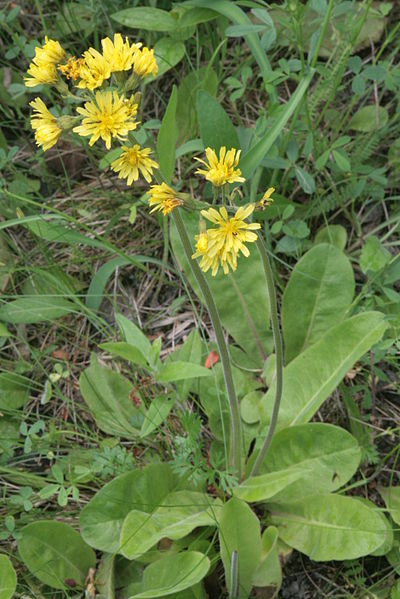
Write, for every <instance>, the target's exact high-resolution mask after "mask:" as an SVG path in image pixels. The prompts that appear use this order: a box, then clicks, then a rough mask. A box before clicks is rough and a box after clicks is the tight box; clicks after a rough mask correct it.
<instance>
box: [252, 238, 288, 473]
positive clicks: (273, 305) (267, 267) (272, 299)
mask: <svg viewBox="0 0 400 599" xmlns="http://www.w3.org/2000/svg"><path fill="white" fill-rule="evenodd" d="M257 248H258V251H259V252H260V256H261V260H262V263H263V267H264V273H265V279H266V281H267V289H268V296H269V304H270V310H271V327H272V333H273V336H274V345H275V355H276V388H275V400H274V407H273V409H272V416H271V422H270V423H269V428H268V432H267V436H266V437H265V440H264V443H263V445H262V447H261V449H260V452H259V454H258V456H257V458H256V461H255V462H254V465H253V468H252V469H251V472H250V476H255V475H256V474H257V472H258V470H259V468H260V466H261V464H262V462H263V460H264V458H265V456H266V454H267V451H268V449H269V446H270V445H271V441H272V437H273V435H274V432H275V429H276V424H277V422H278V414H279V407H280V404H281V398H282V386H283V345H282V336H281V331H280V328H279V317H278V304H277V301H276V292H275V285H274V277H273V274H272V269H271V264H270V261H269V258H268V251H267V247H266V245H265V242H264V239H263V238H262V237H261V235H260V234H259V235H258V239H257Z"/></svg>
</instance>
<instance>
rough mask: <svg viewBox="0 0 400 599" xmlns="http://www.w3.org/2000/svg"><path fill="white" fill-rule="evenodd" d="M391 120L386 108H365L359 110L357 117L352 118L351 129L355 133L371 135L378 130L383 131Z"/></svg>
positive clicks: (373, 105)
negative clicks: (360, 132)
mask: <svg viewBox="0 0 400 599" xmlns="http://www.w3.org/2000/svg"><path fill="white" fill-rule="evenodd" d="M388 120H389V113H388V111H387V110H386V108H385V107H384V106H378V108H377V107H376V106H375V104H371V105H370V106H363V108H360V109H359V110H357V112H356V113H355V115H354V116H353V117H352V119H351V121H350V123H349V127H350V129H354V130H355V131H362V132H363V133H370V132H371V131H375V130H376V129H382V127H384V126H385V125H386V124H387V122H388Z"/></svg>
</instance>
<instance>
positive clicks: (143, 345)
mask: <svg viewBox="0 0 400 599" xmlns="http://www.w3.org/2000/svg"><path fill="white" fill-rule="evenodd" d="M115 320H116V321H117V324H118V326H119V328H120V329H121V332H122V333H123V336H124V337H125V341H126V342H127V343H129V344H130V345H134V346H135V347H137V349H138V350H139V351H140V352H141V353H142V354H143V356H144V357H145V358H146V360H147V361H150V358H151V351H152V350H151V343H150V341H149V340H148V339H147V337H146V335H145V334H144V333H142V331H141V330H140V329H139V327H138V326H137V325H136V324H135V323H134V322H132V320H129V318H126V317H125V316H122V314H117V315H116V317H115Z"/></svg>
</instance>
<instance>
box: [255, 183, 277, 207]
mask: <svg viewBox="0 0 400 599" xmlns="http://www.w3.org/2000/svg"><path fill="white" fill-rule="evenodd" d="M274 191H275V187H268V189H267V191H266V192H265V193H264V195H263V197H262V198H261V200H260V201H259V202H257V207H260V208H266V207H267V206H269V205H270V204H271V203H272V202H273V201H274V200H273V198H271V196H272V194H273V193H274Z"/></svg>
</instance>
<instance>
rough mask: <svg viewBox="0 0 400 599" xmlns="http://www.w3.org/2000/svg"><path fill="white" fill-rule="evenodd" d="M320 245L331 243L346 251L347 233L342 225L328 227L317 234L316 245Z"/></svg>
mask: <svg viewBox="0 0 400 599" xmlns="http://www.w3.org/2000/svg"><path fill="white" fill-rule="evenodd" d="M318 243H330V244H331V245H334V246H335V247H337V248H338V249H339V250H342V251H344V248H345V247H346V243H347V231H346V229H345V228H344V227H343V226H342V225H327V226H326V227H323V228H322V229H320V230H319V231H318V233H317V234H316V236H315V239H314V245H317V244H318Z"/></svg>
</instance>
